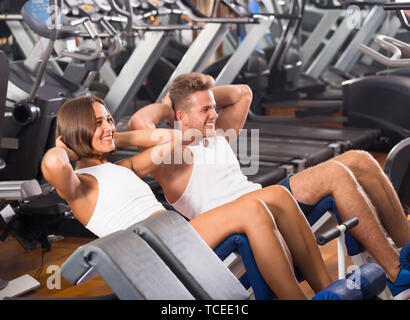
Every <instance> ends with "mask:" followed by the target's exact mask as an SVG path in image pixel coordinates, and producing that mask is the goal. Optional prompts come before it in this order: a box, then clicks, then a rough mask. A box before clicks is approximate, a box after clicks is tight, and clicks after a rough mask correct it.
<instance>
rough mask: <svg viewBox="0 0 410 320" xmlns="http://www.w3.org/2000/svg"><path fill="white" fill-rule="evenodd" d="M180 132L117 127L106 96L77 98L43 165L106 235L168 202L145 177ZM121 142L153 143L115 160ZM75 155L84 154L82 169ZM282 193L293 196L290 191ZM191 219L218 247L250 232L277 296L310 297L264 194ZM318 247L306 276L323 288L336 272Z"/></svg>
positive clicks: (62, 114) (84, 219) (83, 218)
mask: <svg viewBox="0 0 410 320" xmlns="http://www.w3.org/2000/svg"><path fill="white" fill-rule="evenodd" d="M177 135H178V132H177V131H174V130H167V129H146V130H136V131H130V132H122V133H116V132H115V126H114V121H113V119H112V117H111V115H110V113H109V111H108V109H107V108H106V106H105V105H104V102H103V101H102V100H100V99H99V98H96V97H80V98H76V99H73V100H70V101H67V102H66V103H65V104H64V105H63V106H62V107H61V108H60V111H59V113H58V117H57V136H58V138H57V142H56V147H55V148H52V149H50V150H49V151H48V152H47V153H46V154H45V156H44V158H43V161H42V165H41V167H42V171H43V174H44V177H45V178H46V180H47V181H49V182H50V183H51V184H52V185H53V186H54V187H55V188H56V190H57V192H58V194H59V195H60V196H61V197H62V198H64V199H65V200H66V201H67V203H68V204H69V205H70V208H71V209H72V212H73V214H74V216H75V217H76V218H77V219H78V220H79V221H80V222H81V223H82V224H83V225H84V226H86V227H87V228H88V229H89V230H91V231H92V232H94V233H95V234H96V235H97V236H99V237H103V236H105V235H107V234H109V233H112V232H114V231H117V230H122V229H126V228H127V227H129V226H131V225H132V224H134V223H137V222H138V221H141V220H143V219H145V218H147V217H149V216H151V215H154V214H158V213H160V212H162V211H164V210H165V209H164V207H163V206H162V205H161V204H160V203H159V202H158V201H157V200H156V198H155V196H154V194H153V193H152V191H151V189H150V188H149V186H148V185H147V184H146V183H145V182H143V181H142V180H141V179H140V178H141V177H143V176H145V175H146V174H148V173H149V172H151V171H152V170H153V169H154V168H155V167H156V165H157V164H158V161H159V160H161V159H162V160H163V159H165V158H166V157H167V156H168V155H170V154H171V152H172V150H174V148H175V147H177V146H178V145H179V144H180V143H181V142H182V139H181V138H179V139H175V137H176V136H177ZM178 141H180V142H178ZM121 145H135V146H137V147H142V148H147V149H146V150H144V151H143V152H141V153H139V154H137V155H135V156H133V157H130V158H127V159H122V160H120V161H118V162H117V163H116V164H113V163H109V162H108V160H107V157H108V155H110V154H112V153H113V152H114V151H115V149H116V147H119V146H121ZM70 160H76V161H77V162H76V170H75V171H74V170H73V168H72V166H71V164H70ZM278 188H281V187H278ZM283 196H284V197H290V198H291V200H292V201H294V200H293V198H292V197H291V196H290V194H288V193H284V194H283ZM289 200H290V199H284V201H289ZM190 224H191V225H192V227H193V228H194V229H195V230H196V231H197V232H198V233H199V235H200V236H201V237H202V238H203V239H204V240H205V242H206V243H207V244H208V245H209V246H210V247H211V248H212V249H214V248H216V247H217V246H218V244H220V243H221V242H222V241H223V240H224V239H226V238H227V237H229V236H230V235H232V234H235V233H243V234H246V236H247V237H248V239H249V242H250V245H251V248H252V251H253V254H254V257H255V260H256V263H257V265H258V267H259V270H260V272H261V274H262V276H263V278H264V279H265V281H266V283H267V284H268V285H269V287H270V288H271V289H272V291H273V292H275V294H276V296H277V297H278V298H279V299H306V295H305V294H304V292H303V290H302V289H301V287H300V286H299V283H298V281H297V280H296V278H295V275H294V272H293V267H292V266H293V263H292V257H291V254H290V252H289V249H288V247H287V245H286V243H285V241H284V239H283V237H282V235H281V234H280V232H279V231H278V229H277V227H276V224H275V221H274V219H273V217H272V214H271V213H270V211H269V209H268V208H267V206H266V205H265V204H264V203H263V202H262V201H259V200H256V199H238V200H236V201H233V202H231V203H228V204H226V205H224V206H221V207H218V208H215V209H213V210H210V211H208V212H206V213H204V214H202V215H199V216H198V217H196V218H194V219H192V220H191V221H190ZM312 252H314V254H312V255H311V256H310V257H309V260H310V261H306V263H307V264H310V265H312V266H313V265H315V266H319V268H318V269H317V273H316V275H315V278H314V279H307V280H308V282H309V283H310V284H312V283H313V284H314V285H313V286H312V287H313V289H314V290H315V291H319V290H321V289H323V288H325V287H326V286H328V285H329V284H330V283H331V279H330V276H329V274H328V272H327V270H326V268H325V265H324V262H323V260H322V257H321V255H320V251H319V250H318V248H317V247H316V248H314V249H312Z"/></svg>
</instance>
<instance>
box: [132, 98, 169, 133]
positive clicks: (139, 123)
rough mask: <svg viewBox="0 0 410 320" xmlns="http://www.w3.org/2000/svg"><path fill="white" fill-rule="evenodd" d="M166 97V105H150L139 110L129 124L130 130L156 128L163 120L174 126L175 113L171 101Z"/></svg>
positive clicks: (164, 100)
mask: <svg viewBox="0 0 410 320" xmlns="http://www.w3.org/2000/svg"><path fill="white" fill-rule="evenodd" d="M168 100H169V99H167V97H165V98H164V99H163V102H164V103H153V104H149V105H147V106H145V107H143V108H141V109H140V110H138V111H137V112H136V113H135V114H134V115H133V116H132V117H131V119H130V121H129V122H128V130H138V129H147V128H156V127H157V125H158V123H160V122H161V121H162V120H163V119H167V120H168V122H169V123H170V124H171V125H173V124H174V118H175V113H174V110H173V109H172V106H171V103H170V100H169V101H168Z"/></svg>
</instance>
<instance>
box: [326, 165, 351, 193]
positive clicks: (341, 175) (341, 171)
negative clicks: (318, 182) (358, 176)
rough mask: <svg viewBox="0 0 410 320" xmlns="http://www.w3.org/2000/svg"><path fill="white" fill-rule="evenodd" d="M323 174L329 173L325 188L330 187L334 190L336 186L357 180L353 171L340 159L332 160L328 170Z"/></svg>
mask: <svg viewBox="0 0 410 320" xmlns="http://www.w3.org/2000/svg"><path fill="white" fill-rule="evenodd" d="M323 174H325V175H327V177H328V179H327V180H326V183H327V186H326V185H325V186H323V187H324V188H326V187H328V186H329V187H330V190H332V189H333V190H334V188H335V187H338V186H343V185H347V184H351V183H353V182H354V181H355V177H354V175H353V173H352V171H351V170H350V169H349V168H348V167H347V166H346V165H344V164H343V163H340V162H338V161H330V162H329V167H328V168H327V170H326V172H324V173H323Z"/></svg>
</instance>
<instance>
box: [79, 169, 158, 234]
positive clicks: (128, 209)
mask: <svg viewBox="0 0 410 320" xmlns="http://www.w3.org/2000/svg"><path fill="white" fill-rule="evenodd" d="M75 172H76V173H78V174H83V173H86V174H90V175H92V176H93V177H95V179H97V181H98V199H97V204H96V206H95V209H94V213H93V215H92V216H91V219H90V221H89V222H88V224H87V226H86V228H87V229H89V230H90V231H91V232H93V233H94V234H95V235H96V236H98V237H104V236H106V235H108V234H110V233H112V232H114V231H119V230H124V229H126V228H128V227H130V226H131V225H133V224H134V223H137V222H139V221H141V220H143V219H145V218H147V217H149V216H150V215H151V214H153V213H154V212H157V211H161V210H165V208H164V207H163V206H162V204H161V203H160V202H158V200H157V199H156V198H155V195H154V194H153V192H152V190H151V189H150V187H149V186H148V185H147V184H146V183H145V182H144V181H142V179H140V178H139V177H138V176H137V175H136V174H134V172H133V171H131V170H130V169H128V168H126V167H123V166H120V165H116V164H113V163H104V164H101V165H98V166H93V167H88V168H82V169H78V170H76V171H75Z"/></svg>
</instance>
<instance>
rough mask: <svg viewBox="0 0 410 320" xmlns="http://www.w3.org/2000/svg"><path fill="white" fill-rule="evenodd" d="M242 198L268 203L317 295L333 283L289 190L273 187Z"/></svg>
mask: <svg viewBox="0 0 410 320" xmlns="http://www.w3.org/2000/svg"><path fill="white" fill-rule="evenodd" d="M241 198H243V199H249V198H257V199H260V200H262V201H264V202H265V203H266V205H267V206H268V207H269V210H270V211H271V212H272V214H273V217H274V219H275V221H276V224H277V227H278V230H279V232H280V233H281V235H282V236H283V238H284V239H285V241H286V244H287V245H288V247H289V249H290V252H291V254H292V257H293V259H294V261H295V265H296V266H297V268H298V270H299V271H300V272H301V273H302V274H303V276H304V278H305V279H306V281H307V282H308V283H309V285H310V286H311V288H312V289H313V290H314V291H315V292H319V291H320V290H322V289H324V288H325V287H327V286H328V285H329V284H331V283H332V280H331V278H330V275H329V272H328V270H327V269H326V265H325V263H324V261H323V259H322V255H321V253H320V250H319V247H318V246H317V243H316V239H315V236H314V235H313V232H312V229H311V228H310V226H309V223H308V222H307V220H306V217H305V215H304V214H303V212H302V211H301V210H300V208H299V206H298V204H297V202H296V200H295V199H294V198H293V196H292V195H291V194H290V192H289V191H288V190H287V189H286V188H284V187H282V186H269V187H266V188H263V189H261V190H257V191H254V192H251V193H248V194H247V195H245V196H242V197H241Z"/></svg>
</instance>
